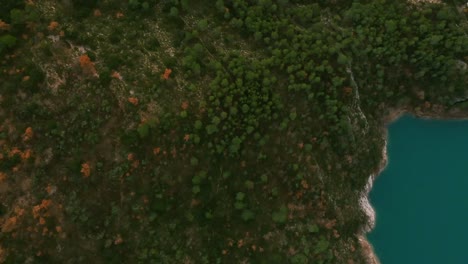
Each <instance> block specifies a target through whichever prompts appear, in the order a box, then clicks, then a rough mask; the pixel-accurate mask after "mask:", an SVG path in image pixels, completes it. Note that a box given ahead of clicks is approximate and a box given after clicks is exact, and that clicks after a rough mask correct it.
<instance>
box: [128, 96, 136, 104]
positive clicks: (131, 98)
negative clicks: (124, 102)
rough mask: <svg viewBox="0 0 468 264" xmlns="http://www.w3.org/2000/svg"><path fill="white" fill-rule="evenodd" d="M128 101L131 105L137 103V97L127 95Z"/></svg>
mask: <svg viewBox="0 0 468 264" xmlns="http://www.w3.org/2000/svg"><path fill="white" fill-rule="evenodd" d="M128 101H129V102H130V103H131V104H133V105H138V98H136V97H129V98H128Z"/></svg>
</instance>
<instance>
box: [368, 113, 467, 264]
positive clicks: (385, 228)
mask: <svg viewBox="0 0 468 264" xmlns="http://www.w3.org/2000/svg"><path fill="white" fill-rule="evenodd" d="M388 135H389V139H388V148H387V153H388V157H389V163H388V166H387V168H386V169H385V171H384V172H382V173H381V174H380V175H379V176H378V178H377V179H376V181H375V183H374V187H373V188H372V191H371V193H370V202H371V204H372V206H373V207H374V208H375V211H376V214H377V219H376V220H377V222H376V228H375V229H374V230H373V231H372V232H371V233H370V234H368V239H369V241H370V243H371V244H372V245H373V246H374V250H375V252H376V254H377V256H378V257H379V259H380V261H381V263H382V264H406V263H408V264H410V263H411V264H433V263H434V264H468V121H436V120H423V119H417V118H414V117H411V116H404V117H402V118H400V119H399V120H398V121H396V122H394V123H392V124H391V125H390V126H389V134H388Z"/></svg>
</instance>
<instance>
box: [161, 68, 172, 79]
mask: <svg viewBox="0 0 468 264" xmlns="http://www.w3.org/2000/svg"><path fill="white" fill-rule="evenodd" d="M171 73H172V70H171V69H166V70H165V71H164V74H163V75H162V77H163V79H164V80H167V79H169V76H170V75H171Z"/></svg>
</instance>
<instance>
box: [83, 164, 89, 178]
mask: <svg viewBox="0 0 468 264" xmlns="http://www.w3.org/2000/svg"><path fill="white" fill-rule="evenodd" d="M81 174H83V176H84V177H85V178H88V177H89V175H91V166H89V164H88V163H87V162H85V163H83V164H81Z"/></svg>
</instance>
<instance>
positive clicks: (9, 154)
mask: <svg viewBox="0 0 468 264" xmlns="http://www.w3.org/2000/svg"><path fill="white" fill-rule="evenodd" d="M17 154H19V155H21V150H19V149H18V148H13V149H12V150H11V151H10V152H9V153H8V157H13V156H15V155H17Z"/></svg>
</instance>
